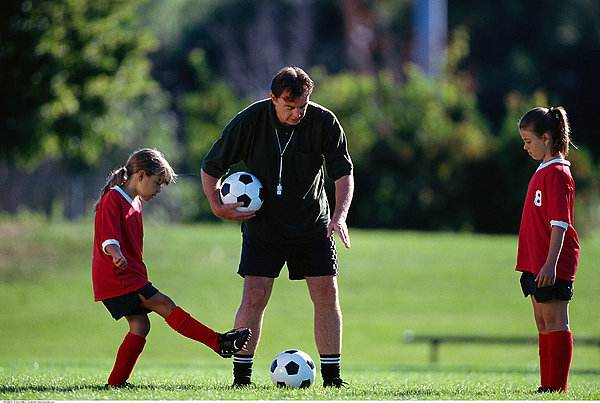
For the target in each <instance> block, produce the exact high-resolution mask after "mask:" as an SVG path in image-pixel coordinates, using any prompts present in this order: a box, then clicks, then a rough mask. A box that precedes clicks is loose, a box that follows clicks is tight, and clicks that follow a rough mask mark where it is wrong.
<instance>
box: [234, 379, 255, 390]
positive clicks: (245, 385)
mask: <svg viewBox="0 0 600 403" xmlns="http://www.w3.org/2000/svg"><path fill="white" fill-rule="evenodd" d="M253 386H255V384H254V382H250V380H248V381H246V380H242V381H240V380H239V379H234V381H233V383H232V384H231V387H232V388H251V387H253Z"/></svg>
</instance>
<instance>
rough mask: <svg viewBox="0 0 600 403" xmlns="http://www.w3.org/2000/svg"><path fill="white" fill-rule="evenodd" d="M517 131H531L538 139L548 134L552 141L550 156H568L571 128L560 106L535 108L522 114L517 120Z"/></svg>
mask: <svg viewBox="0 0 600 403" xmlns="http://www.w3.org/2000/svg"><path fill="white" fill-rule="evenodd" d="M519 129H525V130H531V131H532V132H534V133H535V134H536V135H537V136H538V137H542V136H543V135H544V133H548V135H549V136H550V140H551V141H552V154H558V153H561V154H562V155H563V156H565V157H566V156H567V155H568V154H569V145H570V144H571V128H570V126H569V119H567V112H566V111H565V108H563V107H562V106H554V107H552V106H551V107H550V108H542V107H537V108H533V109H531V110H530V111H528V112H527V113H526V114H524V115H523V116H522V117H521V119H520V120H519Z"/></svg>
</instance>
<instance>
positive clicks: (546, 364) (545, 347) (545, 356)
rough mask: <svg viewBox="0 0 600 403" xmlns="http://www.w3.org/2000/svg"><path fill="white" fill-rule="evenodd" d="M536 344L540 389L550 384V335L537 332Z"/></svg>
mask: <svg viewBox="0 0 600 403" xmlns="http://www.w3.org/2000/svg"><path fill="white" fill-rule="evenodd" d="M538 345H539V353H540V382H541V385H542V389H548V388H550V387H551V385H552V367H551V365H552V360H551V358H552V356H551V354H552V351H551V346H550V335H548V334H542V333H539V334H538Z"/></svg>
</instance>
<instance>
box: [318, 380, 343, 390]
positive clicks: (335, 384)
mask: <svg viewBox="0 0 600 403" xmlns="http://www.w3.org/2000/svg"><path fill="white" fill-rule="evenodd" d="M347 386H348V382H344V381H343V380H342V378H333V379H329V380H326V381H323V387H324V388H338V389H339V388H345V387H347Z"/></svg>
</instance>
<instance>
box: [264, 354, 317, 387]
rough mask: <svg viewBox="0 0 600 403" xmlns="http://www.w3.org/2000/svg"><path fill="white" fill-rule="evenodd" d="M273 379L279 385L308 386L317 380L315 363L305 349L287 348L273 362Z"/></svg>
mask: <svg viewBox="0 0 600 403" xmlns="http://www.w3.org/2000/svg"><path fill="white" fill-rule="evenodd" d="M271 380H272V381H273V384H274V385H275V386H277V387H289V388H308V387H309V386H310V385H312V384H313V382H314V381H315V363H314V362H313V360H312V358H310V356H309V355H308V354H306V353H305V352H304V351H300V350H286V351H284V352H282V353H281V354H279V355H278V356H277V357H275V359H274V360H273V363H271Z"/></svg>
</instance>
